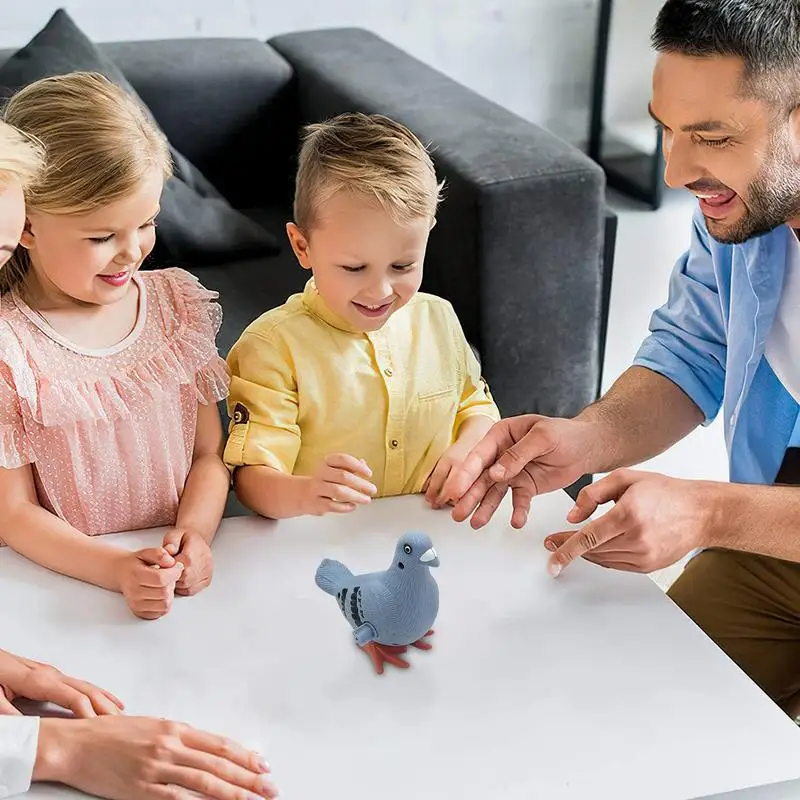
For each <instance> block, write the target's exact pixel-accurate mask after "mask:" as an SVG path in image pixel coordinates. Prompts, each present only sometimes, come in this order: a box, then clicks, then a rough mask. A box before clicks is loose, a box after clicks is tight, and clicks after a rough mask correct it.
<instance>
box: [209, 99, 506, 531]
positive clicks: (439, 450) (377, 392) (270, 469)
mask: <svg viewBox="0 0 800 800" xmlns="http://www.w3.org/2000/svg"><path fill="white" fill-rule="evenodd" d="M441 188H442V185H441V184H440V183H439V182H438V180H437V178H436V173H435V171H434V167H433V163H432V161H431V159H430V156H429V155H428V152H427V151H426V149H425V147H424V146H423V145H422V144H421V142H420V141H419V140H418V139H417V138H416V136H414V135H413V134H412V133H411V132H410V131H409V130H408V129H406V128H405V127H403V126H402V125H400V124H399V123H396V122H393V121H392V120H390V119H388V118H386V117H381V116H366V115H363V114H345V115H342V116H340V117H336V118H335V119H333V120H329V121H328V122H324V123H320V124H316V125H311V126H309V127H308V128H307V130H306V137H305V139H304V142H303V146H302V149H301V152H300V163H299V169H298V173H297V183H296V192H295V203H294V219H295V221H294V222H290V223H289V224H288V225H287V226H286V229H287V233H288V236H289V240H290V242H291V245H292V248H293V250H294V253H295V255H296V256H297V259H298V261H299V262H300V264H301V266H302V267H303V268H304V269H307V270H310V271H311V272H312V274H313V278H312V279H311V280H309V281H308V283H307V285H306V288H305V291H304V292H303V293H302V294H297V295H293V296H292V297H290V298H289V300H288V301H287V302H286V303H285V304H284V305H283V306H281V307H279V308H276V309H273V310H271V311H268V312H266V313H265V314H263V315H262V316H261V317H259V318H258V319H257V320H256V321H255V322H253V323H252V324H251V325H250V326H249V327H248V328H247V330H245V332H244V333H243V334H242V336H241V338H240V339H239V341H238V342H237V343H236V345H234V347H233V349H232V350H231V352H230V355H229V357H228V363H229V365H230V368H231V373H232V381H231V392H230V398H229V400H228V408H229V413H230V416H231V426H230V435H229V438H228V443H227V445H226V448H225V456H224V458H225V462H226V464H228V466H229V467H230V468H231V469H233V470H234V485H235V487H236V492H237V495H238V497H239V499H240V500H241V502H242V503H243V504H244V505H246V506H247V507H248V508H250V509H252V510H253V511H255V512H257V513H259V514H262V515H263V516H266V517H273V518H276V519H280V518H285V517H293V516H299V515H302V514H314V515H320V514H325V513H328V512H338V513H346V512H350V511H353V510H355V509H356V507H357V506H358V505H362V504H366V503H369V502H370V500H371V499H372V498H373V497H377V496H386V495H398V494H413V493H417V492H422V491H424V492H425V493H426V498H427V500H428V502H430V503H431V505H434V506H437V505H440V504H441V502H442V500H441V497H440V492H441V489H442V487H443V485H444V482H445V480H446V478H447V476H448V475H449V474H450V471H451V470H452V469H453V468H455V467H458V466H459V465H460V464H461V463H462V462H463V460H464V459H465V458H466V456H467V455H468V454H469V452H470V450H471V449H472V448H473V447H474V445H475V444H477V442H478V441H479V440H480V439H481V438H482V437H483V435H484V434H485V433H486V432H487V431H488V429H489V428H490V427H491V426H492V424H493V423H494V422H496V421H497V420H498V419H499V417H500V414H499V412H498V410H497V406H496V405H495V403H494V401H493V400H492V397H491V394H490V392H489V389H488V387H487V385H486V383H485V382H484V381H483V379H482V378H481V375H480V367H479V365H478V362H477V359H476V358H475V356H474V354H473V353H472V350H471V349H470V347H469V345H468V344H467V341H466V339H465V338H464V334H463V332H462V330H461V325H460V324H459V322H458V319H457V317H456V315H455V312H454V311H453V308H452V306H451V305H450V304H449V303H448V302H446V301H445V300H442V299H440V298H438V297H434V296H432V295H427V294H420V293H419V287H420V283H421V281H422V267H423V261H424V258H425V249H426V247H427V243H428V234H429V233H430V230H431V228H432V227H433V225H434V224H435V220H436V209H437V206H438V203H439V201H440V196H441Z"/></svg>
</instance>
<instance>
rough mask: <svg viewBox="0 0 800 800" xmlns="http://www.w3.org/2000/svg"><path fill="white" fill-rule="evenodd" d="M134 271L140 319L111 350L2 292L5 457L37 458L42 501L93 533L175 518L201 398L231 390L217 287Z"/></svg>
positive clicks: (1, 454)
mask: <svg viewBox="0 0 800 800" xmlns="http://www.w3.org/2000/svg"><path fill="white" fill-rule="evenodd" d="M134 280H135V281H136V283H137V285H138V287H139V315H138V319H137V322H136V325H135V327H134V329H133V331H131V333H130V334H129V335H128V336H127V337H126V338H125V339H124V340H123V341H121V342H120V343H119V344H117V345H115V346H114V347H110V348H107V349H103V350H87V349H84V348H81V347H78V346H76V345H75V344H72V343H70V342H68V341H66V340H65V339H64V338H63V337H61V336H60V335H59V334H58V333H57V332H56V331H55V330H53V329H52V328H51V327H50V326H49V325H48V324H47V323H46V322H45V321H44V320H43V319H42V318H41V317H40V316H39V315H38V314H37V313H36V312H35V311H33V310H32V309H31V308H29V307H28V306H27V305H26V304H25V302H24V301H23V300H22V299H21V298H20V296H19V295H18V294H17V293H16V292H13V291H12V292H10V293H8V294H6V295H4V296H2V297H0V467H4V468H6V469H14V468H17V467H21V466H23V465H25V464H31V465H32V467H33V472H34V478H35V481H36V490H37V493H38V496H39V502H40V503H41V505H42V506H43V507H44V508H46V509H48V510H49V511H51V512H53V513H54V514H57V515H58V516H59V517H61V518H62V519H64V520H66V521H67V522H68V523H70V524H71V525H73V526H74V527H75V528H77V529H78V530H79V531H82V532H83V533H86V534H89V535H96V534H102V533H113V532H116V531H126V530H136V529H141V528H152V527H157V526H162V525H173V524H175V519H176V515H177V510H178V502H179V500H180V496H181V493H182V491H183V487H184V484H185V482H186V478H187V475H188V474H189V468H190V467H191V463H192V452H193V449H194V440H195V429H196V426H197V408H198V402H200V403H204V404H207V403H215V402H217V401H218V400H221V399H222V398H224V397H225V396H226V395H227V392H228V385H229V379H228V371H227V367H226V365H225V362H224V361H223V360H222V359H221V358H220V357H219V354H218V352H217V347H216V334H217V331H218V330H219V326H220V323H221V321H222V311H221V309H220V307H219V305H218V304H217V303H216V302H214V300H215V299H216V297H217V295H216V294H215V293H213V292H209V291H207V290H206V289H204V288H203V287H202V286H201V285H200V283H198V281H197V280H196V279H195V278H194V277H193V276H192V275H190V274H189V273H188V272H184V271H183V270H179V269H165V270H155V271H153V272H142V273H139V274H138V275H136V276H135V278H134ZM1 534H2V522H0V535H1ZM0 544H2V542H0Z"/></svg>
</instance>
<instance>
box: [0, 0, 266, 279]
mask: <svg viewBox="0 0 800 800" xmlns="http://www.w3.org/2000/svg"><path fill="white" fill-rule="evenodd" d="M74 71H90V72H99V73H101V74H103V75H105V76H106V77H107V78H108V79H109V80H111V81H113V82H114V83H116V84H117V85H118V86H120V87H121V88H123V89H124V90H125V91H127V92H129V93H130V94H131V95H133V96H135V97H137V99H139V98H138V95H137V94H136V92H135V91H134V89H133V88H132V87H131V85H130V84H129V83H128V81H127V80H126V79H125V76H124V75H123V74H122V72H121V71H120V70H119V69H118V68H117V66H116V65H115V64H114V62H113V61H111V60H110V59H109V58H107V57H106V56H105V55H103V53H101V52H100V50H99V49H98V48H97V47H96V46H95V45H94V43H93V42H92V41H91V40H90V39H89V38H88V37H87V36H86V35H85V34H84V33H83V32H82V31H81V30H80V28H78V26H77V25H76V24H75V23H74V22H73V20H72V19H71V18H70V16H69V15H68V14H67V13H66V11H64V10H63V9H60V10H58V11H56V13H55V14H54V15H53V16H52V17H51V19H50V21H49V22H48V23H47V25H46V26H45V27H44V28H43V29H42V30H41V31H40V32H39V33H38V34H37V35H36V36H35V37H34V38H33V39H32V40H31V41H30V42H29V43H28V44H27V45H26V46H25V47H23V48H22V49H21V50H19V51H18V52H16V53H15V54H14V55H12V56H11V57H10V58H9V59H8V60H7V61H6V63H5V64H3V65H2V66H0V91H2V93H3V96H4V97H9V96H10V95H11V94H13V93H14V91H16V90H18V89H20V88H22V87H24V86H26V85H28V84H29V83H32V82H34V81H36V80H39V79H41V78H44V77H48V76H51V75H63V74H66V73H68V72H74ZM140 102H141V100H140ZM148 112H149V109H148ZM151 116H152V115H151ZM170 153H171V155H172V159H173V165H174V173H175V174H174V177H173V178H171V179H170V180H169V181H168V182H167V184H166V186H165V188H164V195H163V197H162V202H161V213H160V215H159V236H158V240H157V244H156V250H155V253H154V256H155V259H156V260H157V261H159V262H160V263H163V264H172V263H178V264H180V265H182V266H191V265H203V264H221V263H225V262H226V261H230V260H233V259H242V258H253V257H259V256H260V257H264V256H269V255H274V254H275V253H277V252H278V250H279V249H280V248H279V245H278V242H277V240H276V239H275V238H274V237H273V236H272V235H271V234H270V233H269V232H268V231H266V230H265V229H264V228H263V227H261V226H260V225H259V224H257V223H256V222H254V221H253V220H252V219H250V218H249V217H247V216H246V215H244V214H242V213H240V212H239V211H237V210H236V209H234V208H233V207H232V206H231V205H230V204H229V203H228V202H227V201H226V200H225V199H224V198H223V197H222V195H221V194H220V193H219V192H218V191H217V190H216V189H215V187H214V186H213V185H212V184H211V182H210V181H208V180H207V179H206V178H205V176H204V175H203V174H202V173H201V172H200V170H198V169H197V168H196V167H195V166H194V165H193V164H192V163H191V162H190V161H189V160H188V159H186V158H184V157H183V156H182V155H181V154H180V153H179V152H177V151H176V150H175V149H174V148H172V147H171V148H170Z"/></svg>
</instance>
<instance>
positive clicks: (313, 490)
mask: <svg viewBox="0 0 800 800" xmlns="http://www.w3.org/2000/svg"><path fill="white" fill-rule="evenodd" d="M371 477H372V470H371V469H370V468H369V467H368V466H367V465H366V464H365V463H364V462H363V461H361V460H360V459H358V458H355V457H354V456H349V455H345V454H343V453H337V454H335V455H331V456H328V457H327V458H326V459H325V460H324V461H323V462H322V464H320V465H319V467H318V468H317V471H316V472H315V473H314V475H313V477H312V478H311V480H310V481H309V483H308V485H307V488H306V490H305V498H304V502H303V513H304V514H311V515H312V516H317V517H319V516H322V515H323V514H328V513H331V512H332V513H335V514H348V513H350V512H351V511H355V510H356V507H357V506H360V505H367V504H368V503H370V502H371V500H372V498H373V497H374V496H375V494H376V493H377V491H378V489H377V488H376V487H375V485H374V484H372V483H370V482H369V478H371Z"/></svg>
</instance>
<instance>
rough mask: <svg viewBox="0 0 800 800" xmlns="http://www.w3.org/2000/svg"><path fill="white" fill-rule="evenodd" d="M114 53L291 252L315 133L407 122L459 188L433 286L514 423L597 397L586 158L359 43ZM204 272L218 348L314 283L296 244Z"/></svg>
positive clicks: (599, 297)
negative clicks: (296, 188) (352, 123)
mask: <svg viewBox="0 0 800 800" xmlns="http://www.w3.org/2000/svg"><path fill="white" fill-rule="evenodd" d="M101 50H102V51H103V52H104V53H105V54H107V55H108V56H110V58H111V59H112V60H113V61H114V62H115V63H116V64H117V66H118V67H119V68H120V69H121V70H122V72H123V73H124V74H125V76H126V77H127V78H128V80H129V81H130V82H131V84H132V85H133V86H134V88H135V89H136V90H137V91H138V92H139V94H140V95H141V97H142V99H143V100H144V101H145V102H146V103H147V104H148V106H149V107H150V109H151V110H152V112H153V113H154V115H155V117H156V119H157V120H158V122H159V123H160V125H161V126H162V128H163V129H164V131H165V132H166V134H167V135H168V136H169V138H170V141H171V142H172V144H173V145H174V146H175V147H176V148H177V149H178V150H179V151H180V152H182V153H183V154H184V155H185V156H187V157H188V158H189V159H190V160H191V161H192V162H194V164H196V165H197V166H198V167H199V168H200V169H201V170H202V171H203V172H204V173H205V175H206V176H207V177H208V178H210V179H211V181H212V182H213V183H214V184H216V186H217V187H218V188H219V189H220V190H221V191H222V193H223V194H224V195H225V196H226V197H227V198H228V199H229V200H230V201H231V202H232V204H233V205H235V206H236V207H237V208H241V209H246V210H247V213H248V214H251V215H252V216H254V217H255V218H256V219H258V220H259V221H261V222H262V223H263V224H264V225H265V226H266V227H267V228H268V229H270V230H272V231H273V232H275V233H276V234H277V235H278V236H279V237H280V239H281V241H285V237H284V233H283V228H284V225H285V222H286V221H287V220H288V219H289V218H290V217H289V215H290V208H291V192H292V174H293V169H294V158H295V154H296V151H297V148H298V134H299V131H300V129H301V127H302V125H303V124H304V123H306V122H309V121H314V120H319V119H322V118H325V117H329V116H332V115H334V114H337V113H339V112H342V111H346V110H360V111H364V112H380V113H384V114H388V115H390V116H392V117H395V118H396V119H398V120H400V121H401V122H403V123H405V124H406V125H408V126H409V127H410V128H412V129H413V130H414V131H415V132H416V133H417V134H418V135H419V136H420V137H421V138H422V139H423V140H426V141H429V142H431V143H432V144H433V145H434V147H435V150H434V159H435V161H436V164H437V169H438V171H439V173H440V175H441V176H442V177H444V178H445V179H446V181H447V191H446V200H445V202H444V204H443V206H442V208H441V213H440V217H439V224H438V225H437V227H436V228H435V229H434V231H433V234H432V236H431V242H430V249H429V255H428V259H427V263H426V274H425V281H424V284H423V288H424V289H425V290H427V291H430V292H434V293H436V294H439V295H441V296H443V297H446V298H447V299H448V300H450V301H451V302H452V303H453V305H454V307H455V309H456V312H457V313H458V316H459V317H460V319H461V322H462V325H463V326H464V329H465V332H466V334H467V337H468V338H469V340H470V341H471V342H472V343H473V344H474V345H475V346H476V347H477V349H478V351H479V353H480V356H481V359H482V362H483V367H484V373H485V377H486V379H487V380H488V382H489V384H490V386H491V388H492V390H493V392H494V395H495V398H496V400H497V402H498V404H499V406H500V409H501V410H502V412H503V414H505V415H511V414H518V413H521V412H527V411H535V412H540V413H546V414H559V415H566V414H573V413H575V412H577V411H578V410H579V409H580V408H582V407H583V406H584V405H586V404H587V403H589V402H591V401H592V400H594V399H595V397H596V395H597V391H598V386H599V381H600V369H601V356H602V351H603V342H604V337H605V324H606V317H607V305H608V288H609V286H610V275H611V261H612V258H611V256H612V255H613V239H614V236H613V234H614V230H615V228H614V222H615V220H614V218H613V217H612V216H610V215H608V214H607V213H606V212H605V208H604V179H603V174H602V172H601V170H600V169H599V168H598V167H597V166H596V165H594V164H593V163H592V162H591V161H590V160H589V159H588V158H586V157H585V156H584V155H583V154H582V153H580V152H579V151H578V150H576V149H575V148H573V147H571V146H569V145H568V144H566V143H564V142H562V141H561V140H559V139H557V138H556V137H555V136H552V135H551V134H549V133H547V132H545V131H543V130H541V129H540V128H538V127H536V126H535V125H532V124H530V123H529V122H526V121H525V120H523V119H520V118H519V117H517V116H515V115H514V114H511V113H509V112H508V111H505V110H504V109H502V108H500V107H499V106H497V105H495V104H494V103H492V102H490V101H488V100H486V99H484V98H482V97H480V96H478V95H477V94H475V93H473V92H471V91H469V90H468V89H466V88H465V87H463V86H461V85H459V84H458V83H456V82H454V81H452V80H450V79H449V78H447V77H445V76H444V75H442V74H441V73H439V72H437V71H436V70H434V69H431V68H430V67H427V66H425V65H424V64H422V63H420V62H419V61H417V60H415V59H414V58H412V57H410V56H409V55H407V54H406V53H404V52H403V51H401V50H399V49H397V48H395V47H393V46H392V45H390V44H388V43H387V42H385V41H383V40H382V39H380V38H378V37H377V36H375V35H373V34H371V33H368V32H366V31H364V30H359V29H343V30H325V31H310V32H304V33H294V34H289V35H285V36H278V37H276V38H274V39H271V40H270V41H269V42H268V43H267V44H265V43H263V42H259V41H256V40H246V39H182V40H175V41H150V42H131V43H113V44H105V45H102V46H101ZM8 55H9V53H8V52H0V63H2V61H3V60H5V58H7V57H8ZM193 271H194V272H195V274H197V275H198V277H199V278H200V279H201V280H202V282H203V283H205V284H206V285H207V286H208V287H209V288H213V289H216V290H218V291H219V293H220V295H221V299H222V304H223V308H224V311H225V323H224V327H223V330H222V333H221V337H220V348H221V349H222V350H223V351H227V349H228V348H229V347H230V345H231V344H232V343H233V342H234V341H235V339H236V337H237V336H238V334H239V333H240V332H241V330H242V329H243V328H244V327H245V325H246V324H247V323H248V322H250V321H251V320H252V319H253V318H255V317H256V316H257V315H258V314H260V313H261V312H262V311H264V310H265V309H267V308H270V307H272V306H275V305H277V304H279V303H281V302H283V300H284V299H285V298H286V297H287V296H288V295H289V294H290V293H292V292H294V291H298V290H299V289H301V287H302V286H303V284H304V282H305V280H306V277H307V276H306V273H305V272H303V271H302V270H301V269H300V267H299V266H298V265H297V264H296V263H295V261H294V259H293V257H292V255H291V251H290V250H289V248H288V246H287V247H285V248H284V251H283V253H282V254H281V255H280V256H277V257H275V258H269V259H263V260H255V261H248V262H239V263H230V264H220V265H217V266H209V267H198V268H196V269H194V270H193Z"/></svg>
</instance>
